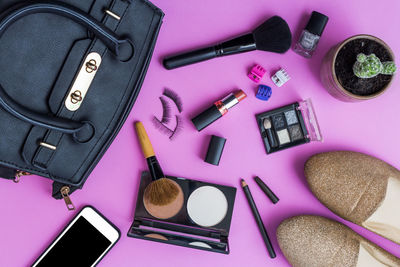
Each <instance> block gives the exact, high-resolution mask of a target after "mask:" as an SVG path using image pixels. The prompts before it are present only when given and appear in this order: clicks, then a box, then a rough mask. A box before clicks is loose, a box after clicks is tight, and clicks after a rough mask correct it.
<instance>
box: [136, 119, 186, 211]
mask: <svg viewBox="0 0 400 267" xmlns="http://www.w3.org/2000/svg"><path fill="white" fill-rule="evenodd" d="M135 128H136V133H137V136H138V138H139V142H140V146H141V148H142V151H143V155H144V157H145V158H146V160H147V165H148V167H149V171H150V174H151V178H152V180H153V181H152V182H151V183H150V184H149V185H148V186H147V187H146V189H145V191H144V197H145V198H146V199H147V200H148V201H149V202H150V203H151V204H154V205H157V206H165V205H168V204H170V203H172V202H173V201H174V200H175V199H176V198H177V196H178V194H179V188H178V187H177V186H176V185H175V184H174V182H173V181H172V180H170V179H168V178H165V175H164V173H163V171H162V169H161V167H160V164H159V163H158V160H157V158H156V156H155V153H154V150H153V146H152V145H151V143H150V139H149V137H148V135H147V133H146V130H145V129H144V126H143V124H142V123H141V122H136V123H135Z"/></svg>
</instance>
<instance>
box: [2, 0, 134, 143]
mask: <svg viewBox="0 0 400 267" xmlns="http://www.w3.org/2000/svg"><path fill="white" fill-rule="evenodd" d="M35 13H53V14H57V15H60V16H63V17H66V18H69V19H71V20H73V21H75V22H77V23H79V24H81V25H83V26H85V27H86V28H88V29H89V30H90V31H91V32H93V33H94V35H95V36H96V37H97V38H99V39H100V40H101V41H102V42H103V43H104V44H105V45H106V46H107V48H108V49H109V50H111V51H112V52H113V54H114V55H115V56H118V55H119V48H120V46H121V45H122V44H125V43H129V44H130V43H131V41H130V40H128V39H119V37H118V36H117V35H116V34H115V33H114V32H112V31H111V30H109V29H108V28H106V27H105V26H104V25H102V24H101V23H100V22H99V21H97V20H96V19H95V18H93V17H91V16H90V15H88V14H86V13H84V12H83V11H81V10H79V9H78V8H75V7H73V6H71V5H68V4H65V3H62V2H58V1H28V2H24V3H21V4H17V5H15V6H14V7H12V8H11V9H9V10H7V11H5V12H4V13H3V14H2V15H1V16H0V37H1V36H2V35H3V34H4V32H5V31H6V29H7V28H8V27H9V26H10V25H11V24H13V23H14V22H15V21H17V20H18V19H20V18H22V17H24V16H27V15H30V14H35ZM0 106H1V107H2V108H3V109H5V110H6V111H7V112H9V113H10V114H11V115H14V116H15V117H17V118H18V119H21V120H23V121H25V122H28V123H30V124H32V125H36V126H40V127H43V128H46V129H50V130H55V131H59V132H62V133H66V134H73V136H74V138H75V137H77V134H78V132H80V131H81V130H83V129H85V128H86V129H87V126H88V125H90V128H92V131H94V126H93V125H91V124H90V123H89V122H76V121H73V120H69V119H64V118H58V117H56V116H52V115H45V114H41V113H37V112H34V111H32V110H30V109H28V108H26V107H24V106H21V105H19V104H18V103H17V102H15V101H14V100H13V99H12V98H11V97H9V96H8V94H7V93H6V92H5V90H4V88H3V87H2V86H1V85H0ZM93 135H94V132H93V133H92V135H91V136H93Z"/></svg>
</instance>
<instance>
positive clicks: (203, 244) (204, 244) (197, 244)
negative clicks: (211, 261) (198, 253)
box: [189, 241, 212, 248]
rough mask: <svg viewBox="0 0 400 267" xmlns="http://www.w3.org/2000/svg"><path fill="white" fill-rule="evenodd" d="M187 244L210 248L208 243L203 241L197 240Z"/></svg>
mask: <svg viewBox="0 0 400 267" xmlns="http://www.w3.org/2000/svg"><path fill="white" fill-rule="evenodd" d="M189 245H191V246H195V247H202V248H212V247H211V246H210V245H209V244H207V243H204V242H199V241H195V242H192V243H189Z"/></svg>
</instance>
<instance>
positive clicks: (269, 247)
mask: <svg viewBox="0 0 400 267" xmlns="http://www.w3.org/2000/svg"><path fill="white" fill-rule="evenodd" d="M240 182H241V184H242V187H243V191H244V194H245V195H246V198H247V201H248V202H249V205H250V208H251V211H252V212H253V215H254V218H255V220H256V222H257V225H258V228H259V229H260V233H261V236H262V238H263V239H264V243H265V245H266V246H267V250H268V254H269V257H270V258H271V259H273V258H275V257H276V254H275V250H274V247H273V246H272V243H271V240H270V239H269V237H268V233H267V230H265V226H264V224H263V222H262V220H261V216H260V213H259V212H258V209H257V206H256V203H255V202H254V199H253V197H252V195H251V193H250V189H249V186H248V185H247V184H246V182H245V181H244V180H243V179H242V180H241V181H240Z"/></svg>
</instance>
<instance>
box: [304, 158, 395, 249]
mask: <svg viewBox="0 0 400 267" xmlns="http://www.w3.org/2000/svg"><path fill="white" fill-rule="evenodd" d="M305 176H306V178H307V181H308V184H309V186H310V189H311V191H312V192H313V193H314V195H315V196H316V197H317V198H318V199H319V200H320V201H321V202H322V204H324V205H325V206H326V207H327V208H328V209H330V210H331V211H333V212H334V213H336V214H337V215H338V216H340V217H342V218H343V219H345V220H348V221H351V222H353V223H355V224H358V225H360V226H363V227H365V228H367V229H368V230H370V231H372V232H375V233H377V234H378V235H381V236H383V237H385V238H387V239H390V240H392V241H394V242H396V243H398V244H400V171H399V170H397V169H396V168H394V167H392V166H390V165H389V164H387V163H386V162H384V161H382V160H379V159H377V158H374V157H371V156H368V155H365V154H361V153H357V152H350V151H336V152H327V153H321V154H317V155H314V156H312V157H311V158H310V159H309V160H308V161H307V162H306V164H305Z"/></svg>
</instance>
